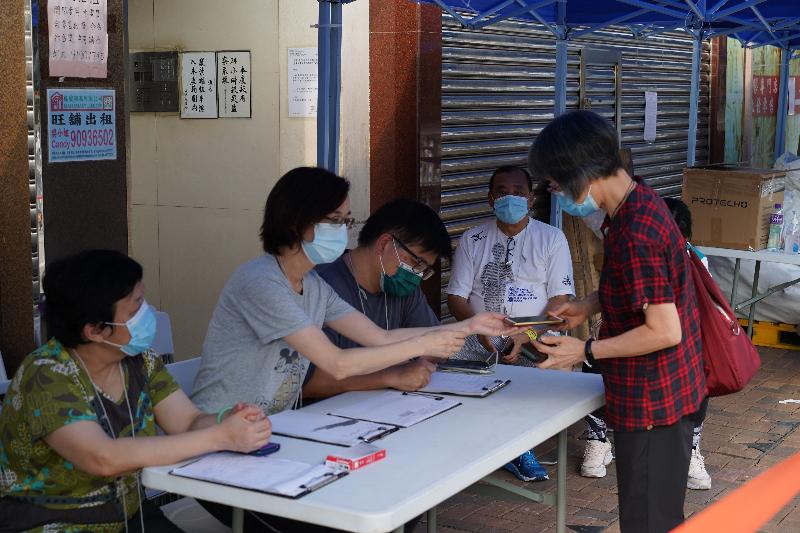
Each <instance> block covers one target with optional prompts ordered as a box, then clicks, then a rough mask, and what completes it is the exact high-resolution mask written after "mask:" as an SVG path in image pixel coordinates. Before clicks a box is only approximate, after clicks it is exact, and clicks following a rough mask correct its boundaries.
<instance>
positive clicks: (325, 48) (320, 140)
mask: <svg viewBox="0 0 800 533" xmlns="http://www.w3.org/2000/svg"><path fill="white" fill-rule="evenodd" d="M330 31H331V6H330V4H329V3H328V2H325V1H321V2H319V22H318V27H317V47H318V49H317V53H318V63H317V166H320V167H323V168H327V162H328V152H329V151H330V146H329V140H330V139H329V138H328V130H329V127H328V124H329V123H330V119H331V117H330V111H329V110H328V102H329V98H328V87H329V86H330V83H329V77H330V75H329V71H328V67H329V65H330Z"/></svg>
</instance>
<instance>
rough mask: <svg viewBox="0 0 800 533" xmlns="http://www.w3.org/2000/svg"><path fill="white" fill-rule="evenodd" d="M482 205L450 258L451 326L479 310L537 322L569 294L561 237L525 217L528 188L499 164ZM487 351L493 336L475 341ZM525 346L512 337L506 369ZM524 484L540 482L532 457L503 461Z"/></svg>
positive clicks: (497, 345)
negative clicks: (482, 219)
mask: <svg viewBox="0 0 800 533" xmlns="http://www.w3.org/2000/svg"><path fill="white" fill-rule="evenodd" d="M489 205H490V206H491V207H492V209H493V210H494V213H495V217H496V218H495V219H494V220H491V221H489V222H486V223H484V224H481V225H480V226H476V227H474V228H472V229H470V230H467V231H466V232H465V233H464V235H463V236H462V237H461V240H460V241H459V244H458V249H457V250H456V252H455V256H454V258H453V264H452V269H451V275H450V284H449V285H448V288H447V293H448V297H447V304H448V306H449V307H450V312H451V313H452V315H453V316H454V317H455V318H456V319H457V320H464V319H465V318H469V317H471V316H473V315H474V314H476V313H480V312H482V311H497V312H501V313H506V314H508V315H509V316H512V317H513V316H518V317H521V316H536V315H543V314H546V312H547V309H549V308H550V307H551V306H554V305H556V304H558V303H560V302H563V301H565V300H568V299H569V298H570V296H573V295H574V294H575V290H574V285H573V283H572V258H571V257H570V253H569V246H568V244H567V239H566V237H565V236H564V233H563V232H562V231H561V230H560V229H558V228H555V227H553V226H550V225H548V224H545V223H543V222H539V221H538V220H534V219H532V218H531V217H530V216H529V211H530V209H531V207H532V205H533V183H532V180H531V177H530V174H528V172H527V171H526V170H524V169H522V168H519V167H515V166H503V167H500V168H498V169H497V170H495V171H494V173H493V174H492V177H491V179H490V180H489ZM478 340H479V341H480V344H481V345H483V347H484V348H485V349H486V350H489V351H493V350H497V349H502V348H503V345H504V342H505V341H504V340H503V339H500V338H485V337H482V338H479V339H478ZM527 341H528V338H527V337H526V336H525V335H519V336H517V337H516V338H514V348H513V350H512V351H511V352H510V354H508V355H507V356H504V357H503V362H505V363H517V362H519V363H520V364H523V365H528V366H530V365H532V364H533V363H531V362H530V361H529V360H528V359H526V358H524V357H523V358H521V357H520V349H521V347H522V345H523V344H524V343H526V342H527ZM506 469H507V470H509V471H510V472H512V473H513V474H514V475H515V476H517V477H518V478H519V479H521V480H523V481H539V480H542V479H547V472H546V471H545V469H544V468H542V467H541V466H540V465H539V463H538V461H537V460H536V457H535V456H534V454H533V451H530V452H526V453H525V454H523V455H521V456H520V457H519V458H518V459H516V460H514V461H512V462H511V463H508V464H507V465H506Z"/></svg>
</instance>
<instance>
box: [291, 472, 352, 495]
mask: <svg viewBox="0 0 800 533" xmlns="http://www.w3.org/2000/svg"><path fill="white" fill-rule="evenodd" d="M341 475H342V474H341V473H337V472H326V473H325V474H322V475H321V476H317V477H314V478H311V479H310V480H308V481H307V482H306V483H303V484H302V485H300V488H301V489H304V490H307V491H310V492H314V491H315V490H317V489H321V488H322V487H324V486H325V485H327V484H328V483H333V482H334V481H336V480H337V479H339V477H341Z"/></svg>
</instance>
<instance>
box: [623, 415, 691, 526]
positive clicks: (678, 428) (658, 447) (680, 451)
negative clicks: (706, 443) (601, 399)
mask: <svg viewBox="0 0 800 533" xmlns="http://www.w3.org/2000/svg"><path fill="white" fill-rule="evenodd" d="M693 429H694V421H693V420H692V417H691V416H685V417H683V418H682V419H680V420H679V421H678V422H676V423H674V424H672V425H671V426H658V427H654V428H653V429H651V430H649V431H617V432H615V433H614V444H615V445H616V448H617V489H618V490H619V523H620V531H622V532H623V533H662V532H667V531H670V530H672V529H673V528H674V527H676V526H678V525H679V524H681V523H683V520H684V515H683V503H684V499H685V497H686V479H687V477H688V475H689V459H690V458H691V450H692V431H693Z"/></svg>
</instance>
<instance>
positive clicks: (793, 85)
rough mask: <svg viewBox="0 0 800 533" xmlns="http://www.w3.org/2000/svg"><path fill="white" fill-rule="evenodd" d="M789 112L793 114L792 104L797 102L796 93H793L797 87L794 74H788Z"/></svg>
mask: <svg viewBox="0 0 800 533" xmlns="http://www.w3.org/2000/svg"><path fill="white" fill-rule="evenodd" d="M788 81H789V114H790V115H794V106H795V103H796V102H797V93H795V91H796V89H797V77H796V76H789V80H788Z"/></svg>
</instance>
